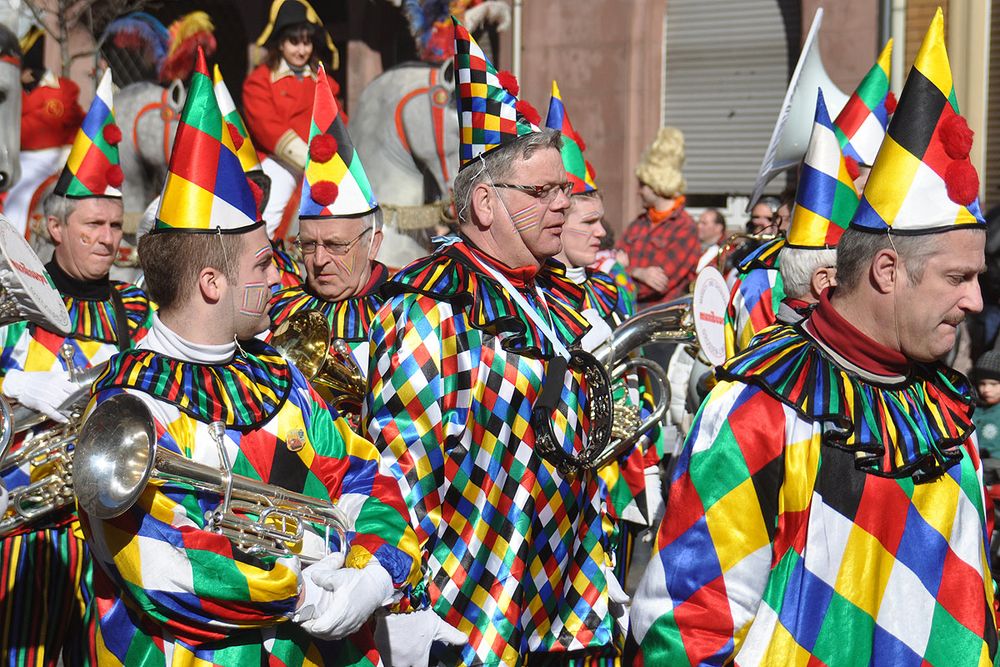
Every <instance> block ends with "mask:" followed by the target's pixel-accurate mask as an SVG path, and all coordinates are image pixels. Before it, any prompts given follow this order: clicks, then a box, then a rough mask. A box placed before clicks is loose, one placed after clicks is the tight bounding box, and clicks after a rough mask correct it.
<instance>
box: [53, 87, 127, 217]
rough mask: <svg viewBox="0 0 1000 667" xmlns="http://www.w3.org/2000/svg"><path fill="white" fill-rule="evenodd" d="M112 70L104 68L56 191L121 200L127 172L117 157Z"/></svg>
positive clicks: (118, 138)
mask: <svg viewBox="0 0 1000 667" xmlns="http://www.w3.org/2000/svg"><path fill="white" fill-rule="evenodd" d="M113 86H114V84H113V83H112V82H111V70H110V69H109V70H105V72H104V75H103V76H102V77H101V82H100V83H99V84H98V85H97V94H96V95H95V96H94V101H93V102H91V103H90V109H88V110H87V115H86V117H85V118H84V119H83V125H81V126H80V130H79V131H78V132H77V133H76V139H74V140H73V148H72V149H70V152H69V158H68V159H67V160H66V166H65V167H64V168H63V171H62V174H60V175H59V180H58V181H57V182H56V186H55V193H56V194H58V195H62V196H63V197H70V198H71V199H85V198H88V197H113V198H117V199H120V198H121V196H122V193H121V187H122V181H123V180H124V175H123V174H122V168H121V163H120V162H119V159H118V144H119V143H120V142H121V140H122V131H121V128H119V127H118V125H117V124H116V123H115V111H114V109H115V103H114V95H113V92H112V91H113Z"/></svg>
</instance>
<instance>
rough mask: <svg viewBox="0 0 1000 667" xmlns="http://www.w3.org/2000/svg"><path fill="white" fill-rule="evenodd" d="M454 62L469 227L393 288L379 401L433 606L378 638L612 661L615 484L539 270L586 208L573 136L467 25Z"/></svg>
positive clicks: (462, 202) (460, 186)
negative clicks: (602, 468) (527, 94)
mask: <svg viewBox="0 0 1000 667" xmlns="http://www.w3.org/2000/svg"><path fill="white" fill-rule="evenodd" d="M455 61H456V81H457V90H458V93H459V97H460V99H459V117H460V121H461V125H462V136H463V137H464V139H463V145H462V147H461V156H462V166H461V168H460V171H459V173H458V175H457V176H456V179H455V188H454V197H455V207H456V211H457V212H458V216H459V231H460V238H457V239H454V240H453V241H451V242H450V244H448V245H446V246H445V247H443V248H442V249H440V250H438V251H437V252H436V253H435V254H434V255H432V256H430V257H428V258H425V259H421V260H418V261H417V262H415V263H413V264H411V265H410V266H408V267H406V268H404V269H403V270H402V271H400V273H399V274H397V275H396V276H395V278H394V279H393V280H392V281H390V282H389V283H386V285H385V287H384V288H383V292H384V293H385V295H386V297H387V302H386V304H385V305H384V306H383V307H382V309H381V310H380V311H379V312H378V315H377V316H376V319H375V321H374V322H373V323H372V331H371V349H372V359H371V363H370V365H369V368H370V376H369V379H368V381H369V393H368V396H367V400H366V405H365V408H366V410H365V414H366V419H367V433H368V435H369V436H370V437H371V439H372V442H374V443H375V445H376V447H377V448H378V449H379V450H380V452H381V454H382V460H383V462H385V463H387V464H388V465H389V466H390V469H392V470H393V472H394V473H395V474H396V476H397V479H398V480H399V483H400V485H401V487H402V489H403V497H404V499H405V500H406V502H407V505H408V506H409V508H410V518H411V523H412V525H413V527H414V528H415V529H416V532H417V539H418V541H419V544H420V547H421V549H422V551H423V555H424V557H425V559H426V560H425V562H426V568H427V577H426V581H427V593H428V597H429V603H430V606H431V609H429V610H426V611H423V612H417V613H416V614H411V615H408V616H389V617H387V618H386V619H385V620H384V621H383V626H382V629H381V632H380V633H377V635H376V638H377V639H378V638H379V637H380V636H381V638H382V644H381V645H380V649H381V650H382V656H383V659H385V661H386V662H387V663H389V664H392V665H413V664H420V665H427V664H428V653H429V652H431V650H432V641H431V640H432V639H435V638H436V636H440V635H441V630H442V628H449V629H451V630H453V631H454V630H457V631H460V633H464V634H465V635H468V638H467V639H465V638H460V639H459V641H458V643H459V644H460V645H459V646H455V647H444V646H442V645H440V644H437V645H435V646H434V647H433V653H432V657H433V660H432V662H433V663H434V664H447V665H523V664H525V663H529V664H530V663H531V662H532V661H533V660H538V659H541V660H545V659H551V658H552V657H553V654H558V656H559V657H560V658H561V659H562V658H564V657H565V656H567V655H568V656H570V657H573V656H585V655H595V654H598V655H606V654H607V652H608V651H613V642H614V640H615V636H616V618H615V614H614V613H613V612H612V610H611V609H610V608H609V607H610V606H611V605H612V604H619V603H620V602H621V601H620V600H619V602H616V603H612V602H611V601H609V596H608V588H609V586H608V577H609V576H612V575H611V574H610V572H609V570H610V568H609V563H610V560H609V558H608V556H607V552H606V549H607V548H608V546H609V541H608V535H607V534H606V533H605V529H604V527H603V525H602V519H603V518H604V516H605V509H604V507H603V506H602V502H601V501H602V497H603V496H602V492H601V489H602V483H601V481H600V479H599V478H598V477H597V476H596V475H594V474H593V472H592V471H590V470H589V469H586V466H585V461H584V459H585V458H586V456H587V454H586V453H587V452H588V445H589V443H590V440H589V435H590V434H589V433H588V431H589V430H590V429H591V427H592V424H593V423H592V421H591V419H592V417H593V418H594V419H596V418H597V417H594V415H592V414H591V413H590V410H589V409H588V408H589V402H590V401H589V398H590V397H589V396H588V390H589V389H590V387H589V386H588V381H587V379H586V378H585V376H584V374H583V372H582V371H581V370H579V369H578V367H577V364H576V359H577V357H576V356H573V361H572V362H571V363H569V364H567V359H568V358H569V357H570V356H571V355H570V353H569V352H568V351H567V350H566V345H567V344H566V342H565V341H564V340H562V339H561V338H560V334H557V333H556V331H555V330H556V329H557V328H558V327H557V326H555V324H556V322H555V319H554V318H555V315H554V313H553V310H550V308H549V304H548V303H547V302H546V300H545V296H544V294H543V293H542V292H541V291H540V290H539V289H538V288H537V286H536V282H535V276H536V274H537V272H538V270H539V268H540V267H541V266H542V264H543V262H545V260H546V259H548V258H550V257H552V256H553V255H555V254H556V253H557V252H559V250H560V248H561V247H562V242H561V239H560V237H561V233H562V227H563V223H564V221H565V212H566V210H567V208H568V207H569V204H570V200H569V197H568V193H569V192H570V190H571V185H570V183H569V182H568V181H567V176H566V170H565V168H564V167H563V162H562V157H561V154H560V151H559V148H560V146H561V139H560V135H559V133H558V132H556V131H553V130H539V129H538V128H537V127H536V124H537V122H538V116H537V112H535V111H534V109H533V108H531V107H530V105H526V104H524V103H523V102H519V101H518V100H517V98H516V97H515V95H514V94H513V92H512V91H513V90H516V82H515V81H514V78H513V77H512V76H511V75H509V74H507V73H500V74H498V73H497V72H496V70H494V69H493V66H492V65H491V64H490V63H489V61H488V60H486V58H485V56H484V55H483V53H482V51H481V50H480V49H479V47H478V46H477V45H476V43H475V42H474V41H472V39H471V37H469V35H468V33H467V32H466V31H465V29H464V28H463V27H462V26H461V25H456V56H455ZM479 84H481V85H479ZM478 94H481V95H483V97H478V96H477V95H478ZM478 109H485V110H486V113H479V112H478V111H476V110H478ZM495 127H499V128H503V129H502V131H497V132H495V131H492V130H491V129H490V128H495ZM565 317H578V318H579V320H578V321H575V322H571V323H569V327H568V328H570V329H571V328H573V327H574V326H575V327H586V326H588V324H587V322H586V320H584V319H583V318H582V316H579V314H576V313H570V314H567V315H566V316H565ZM616 611H618V612H619V613H621V611H622V610H621V609H620V608H616ZM421 638H422V639H421ZM452 641H453V640H452Z"/></svg>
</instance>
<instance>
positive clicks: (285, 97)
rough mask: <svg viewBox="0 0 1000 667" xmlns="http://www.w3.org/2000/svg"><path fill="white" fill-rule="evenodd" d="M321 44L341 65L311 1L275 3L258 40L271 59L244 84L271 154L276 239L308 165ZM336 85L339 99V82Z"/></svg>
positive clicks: (252, 124) (246, 106)
mask: <svg viewBox="0 0 1000 667" xmlns="http://www.w3.org/2000/svg"><path fill="white" fill-rule="evenodd" d="M320 40H322V41H323V42H324V43H325V44H326V47H327V48H328V49H329V50H330V51H331V52H332V53H333V54H334V66H335V67H336V54H337V50H336V47H335V46H334V44H333V40H332V39H331V38H330V35H329V34H328V33H327V32H326V29H325V28H324V27H323V23H322V22H321V21H320V19H319V16H318V15H317V14H316V12H315V10H313V8H312V5H310V4H309V3H308V2H307V1H306V0H274V1H273V2H272V3H271V12H270V15H269V20H268V24H267V25H266V26H265V27H264V30H263V32H261V34H260V37H259V38H258V39H257V45H258V46H263V47H265V48H266V49H267V58H266V60H265V62H263V63H261V64H260V65H258V66H257V67H256V68H255V69H254V70H253V71H252V72H250V75H249V76H248V77H247V78H246V81H245V82H244V83H243V111H244V113H245V114H246V120H247V126H248V127H249V128H250V134H251V135H252V136H253V139H254V144H255V145H256V146H257V148H258V149H259V150H261V151H263V153H264V155H266V156H267V157H265V158H264V160H263V161H262V163H261V165H262V167H263V169H264V172H265V173H266V174H267V175H268V176H270V178H271V198H270V202H269V203H268V207H267V210H266V211H265V213H264V220H265V222H266V223H267V231H268V236H270V237H272V238H274V237H275V236H281V234H282V233H283V230H280V229H279V226H280V225H281V222H282V211H283V209H284V207H285V204H286V203H287V202H288V200H289V199H290V198H291V197H292V195H293V193H294V191H295V188H296V186H297V183H298V181H299V179H300V178H301V176H302V170H303V169H305V165H306V155H307V153H308V146H307V144H308V141H309V118H310V116H311V111H312V103H313V97H314V96H315V88H316V69H317V66H318V62H319V61H318V59H317V57H316V53H315V49H314V45H315V43H317V42H319V41H320ZM330 83H331V85H332V86H333V88H334V95H336V94H337V93H338V92H339V90H338V87H337V83H336V82H333V81H331V82H330Z"/></svg>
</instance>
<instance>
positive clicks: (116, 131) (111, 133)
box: [101, 123, 122, 146]
mask: <svg viewBox="0 0 1000 667" xmlns="http://www.w3.org/2000/svg"><path fill="white" fill-rule="evenodd" d="M101 134H103V135H104V140H105V141H106V142H108V143H109V144H111V145H112V146H114V145H115V144H118V143H121V140H122V130H121V128H120V127H118V126H117V125H115V124H114V123H109V124H108V125H105V126H104V129H103V130H101Z"/></svg>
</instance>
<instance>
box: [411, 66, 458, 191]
mask: <svg viewBox="0 0 1000 667" xmlns="http://www.w3.org/2000/svg"><path fill="white" fill-rule="evenodd" d="M417 90H421V91H422V93H421V94H419V95H418V96H416V97H414V98H413V99H411V100H409V101H408V102H407V103H406V104H405V106H404V107H403V109H402V121H403V123H402V125H403V132H404V135H405V139H406V143H407V145H408V146H409V152H410V155H411V156H412V157H413V161H414V163H415V164H416V165H417V167H418V169H419V170H420V171H421V173H422V174H423V175H424V194H425V201H428V202H430V201H437V200H441V199H448V198H449V197H450V196H451V186H452V183H453V182H454V180H455V174H456V172H457V171H458V151H459V141H458V139H459V128H458V114H457V113H456V112H455V66H454V63H453V61H452V60H451V59H449V60H447V61H446V62H445V63H443V64H442V65H441V66H440V67H438V68H437V69H432V70H429V71H428V74H427V78H426V81H425V83H424V85H423V86H421V88H419V89H417ZM414 92H416V91H414Z"/></svg>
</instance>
